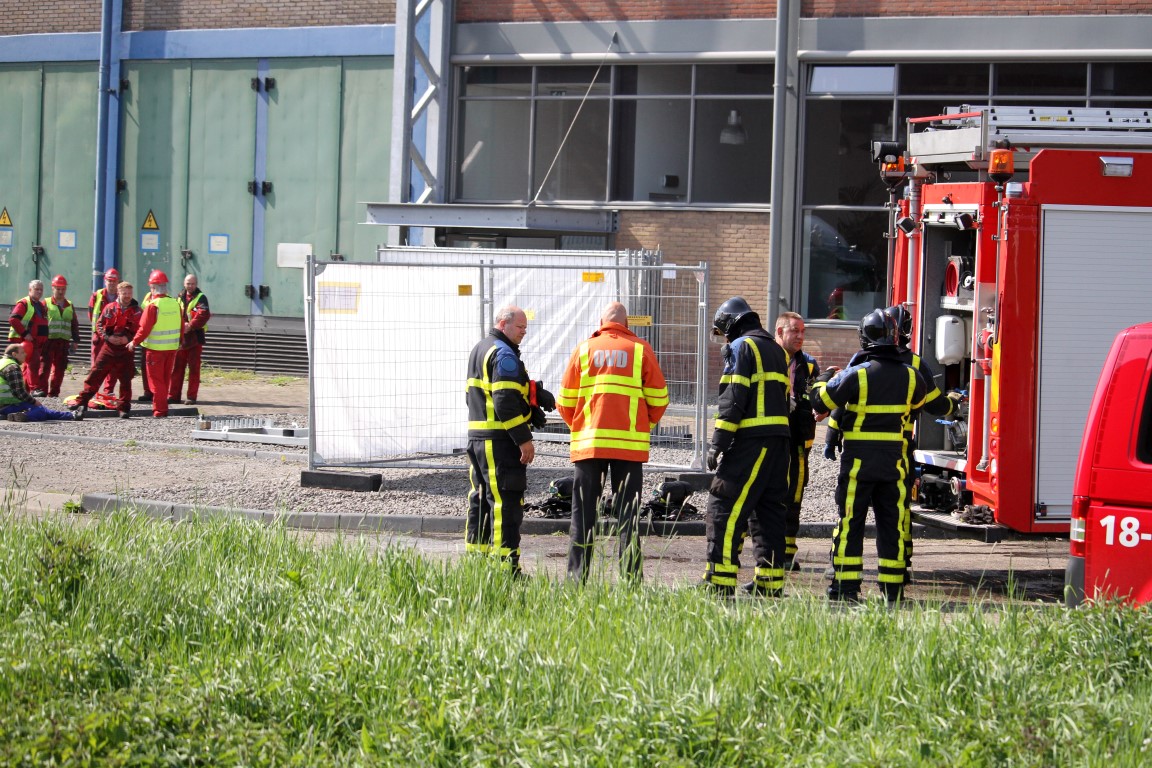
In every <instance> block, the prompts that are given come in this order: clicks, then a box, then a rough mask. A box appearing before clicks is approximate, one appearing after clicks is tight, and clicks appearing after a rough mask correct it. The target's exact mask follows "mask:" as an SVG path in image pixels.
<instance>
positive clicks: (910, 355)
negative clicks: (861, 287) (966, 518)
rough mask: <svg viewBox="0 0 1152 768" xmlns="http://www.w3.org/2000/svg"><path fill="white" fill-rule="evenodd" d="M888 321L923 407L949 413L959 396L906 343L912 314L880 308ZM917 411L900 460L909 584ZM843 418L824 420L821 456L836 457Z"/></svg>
mask: <svg viewBox="0 0 1152 768" xmlns="http://www.w3.org/2000/svg"><path fill="white" fill-rule="evenodd" d="M884 314H886V315H887V316H888V317H889V318H890V319H891V320H892V322H893V323H894V324H895V325H896V338H897V349H898V351H899V353H900V359H901V360H903V361H904V363H905V364H906V365H910V366H912V368H913V369H914V370H915V371H916V372H917V373H918V374H920V378H922V379H924V385H925V386H926V387H927V393H926V394H925V396H924V408H923V410H925V411H927V412H928V413H930V414H932V415H933V416H937V417H939V418H946V417H948V416H950V415H952V414H953V413H954V412H955V411H956V409H957V408H958V407H959V403H960V401H961V400H962V399H963V398H962V397H961V395H960V394H959V393H957V392H949V393H948V394H947V395H945V394H944V393H943V392H941V391H940V387H939V386H937V384H936V375H935V374H934V373H933V372H932V368H931V367H930V366H929V365H928V363H926V362H924V360H923V358H921V357H920V355H918V354H916V353H915V352H913V351H912V350H911V349H910V348H909V345H910V343H911V341H912V314H911V313H910V312H909V311H908V310H907V309H906V308H905V307H904V306H903V305H900V304H897V305H895V306H891V307H888V308H887V309H885V310H884ZM870 354H871V351H870V350H868V349H862V350H860V351H859V352H857V353H856V354H855V355H853V356H852V359H851V360H850V361H849V363H848V365H850V366H851V365H857V364H859V363H862V362H864V361H865V360H867V359H868V357H869V355H870ZM918 415H919V414H918V413H913V414H912V418H910V419H909V420H908V423H907V424H906V425H905V426H904V459H905V461H906V462H907V463H908V468H909V471H908V474H907V476H906V477H905V479H904V485H905V493H904V505H905V507H907V510H906V513H905V514H904V516H903V517H902V518H901V524H902V525H903V528H902V529H901V531H900V536H901V538H903V539H904V565H905V571H904V583H905V584H910V583H912V484H913V482H914V480H915V477H914V476H913V475H914V473H913V472H912V469H913V465H912V453H913V452H914V451H915V450H916V435H915V431H914V428H915V426H916V417H917V416H918ZM841 418H843V412H842V411H840V410H837V411H835V412H833V414H832V418H830V419H829V420H828V430H827V431H826V433H825V438H824V443H825V449H824V455H825V456H826V457H828V458H831V459H835V458H836V449H837V448H839V447H841V444H842V443H841V439H840V432H839V424H840V419H841Z"/></svg>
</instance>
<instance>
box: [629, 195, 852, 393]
mask: <svg viewBox="0 0 1152 768" xmlns="http://www.w3.org/2000/svg"><path fill="white" fill-rule="evenodd" d="M771 218H772V217H771V216H770V215H769V214H767V213H751V212H750V213H743V212H739V211H629V210H624V211H621V212H620V232H619V234H618V235H617V237H616V245H617V247H618V248H622V249H624V248H651V249H655V248H659V249H660V250H661V251H663V254H664V261H666V262H668V263H671V264H679V265H681V266H687V265H692V264H697V263H699V262H701V261H703V262H707V263H708V281H709V282H708V311H707V316H708V317H709V319H711V317H712V315H713V313H715V311H716V308H717V307H719V306H720V305H721V304H722V303H723V302H724V301H725V300H726V299H728V298H729V297H732V296H743V297H744V298H746V299H747V300H748V303H749V304H751V305H752V308H753V309H755V310H756V311H757V312H759V313H760V317H761V319H762V320H763V321H764V324H765V326H766V327H774V325H775V321H776V316H775V315H771V316H766V313H765V300H766V296H767V293H768V236H769V232H770V230H771ZM767 314H771V313H767ZM806 336H807V339H806V341H805V343H804V348H805V349H806V350H807V351H808V352H809V353H810V354H812V355H813V356H814V357H815V358H816V359H817V360H818V361H819V362H820V364H821V365H822V366H823V365H829V364H831V365H837V366H840V367H843V366H844V364H845V363H846V362H847V361H848V358H850V357H851V356H852V353H853V352H855V351H856V350H858V349H859V348H860V345H859V342H858V336H857V333H856V330H855V329H853V328H835V327H831V328H830V327H822V328H816V327H812V326H809V328H808V333H807V335H806ZM708 348H709V349H708V351H709V360H708V366H707V370H708V379H709V383H708V386H709V392H714V391H715V388H716V385H717V383H718V381H719V377H720V347H719V345H715V344H709V345H708Z"/></svg>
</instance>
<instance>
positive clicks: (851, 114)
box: [796, 62, 1152, 321]
mask: <svg viewBox="0 0 1152 768" xmlns="http://www.w3.org/2000/svg"><path fill="white" fill-rule="evenodd" d="M807 74H808V79H807V88H806V96H805V107H804V111H805V114H804V128H803V131H802V132H803V138H802V144H803V147H802V148H803V155H802V157H803V163H802V165H801V169H800V176H801V182H802V190H801V193H800V197H801V207H802V215H801V227H802V230H801V232H800V237H799V238H798V241H799V242H800V245H801V256H800V263H799V264H798V265H797V266H798V269H797V276H796V283H797V285H796V288H797V290H798V296H799V302H798V303H799V311H800V312H801V313H803V314H804V315H805V316H806V317H808V318H811V319H820V318H831V319H842V320H849V321H855V320H859V319H860V317H862V316H863V314H864V313H865V312H867V311H868V310H870V309H872V308H874V307H877V306H880V305H881V304H883V303H884V301H885V297H886V295H887V286H886V285H885V276H886V274H887V259H888V243H887V240H886V239H885V237H884V233H885V231H886V229H887V226H888V215H887V210H886V208H885V203H886V202H887V200H888V192H887V188H886V187H885V186H884V185H883V184H882V183H881V181H880V178H879V175H878V173H877V170H876V167H875V165H874V164H873V163H872V160H871V153H870V149H871V143H872V142H873V141H879V140H884V141H889V140H892V139H903V138H904V132H905V125H906V122H905V121H906V120H907V118H909V117H919V116H926V115H937V114H942V113H943V112H944V110H945V108H946V107H953V106H959V105H962V104H970V105H981V104H1037V105H1061V106H1070V107H1140V108H1148V107H1149V106H1152V62H1103V63H1096V62H1088V63H1085V62H1008V63H999V64H989V63H976V62H960V63H955V62H952V63H907V64H889V65H876V64H862V65H839V64H837V65H813V66H811V67H809V68H808V70H807ZM976 176H977V174H976V172H974V171H973V172H972V175H971V178H973V179H975V178H976ZM963 177H964V174H963V173H958V174H953V176H952V178H953V180H955V181H963V180H966V179H965V178H963Z"/></svg>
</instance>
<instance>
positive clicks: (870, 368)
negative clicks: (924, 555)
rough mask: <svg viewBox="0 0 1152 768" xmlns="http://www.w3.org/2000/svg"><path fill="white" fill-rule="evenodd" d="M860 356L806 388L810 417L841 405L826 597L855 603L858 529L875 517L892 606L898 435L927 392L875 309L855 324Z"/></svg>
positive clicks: (899, 566) (900, 568)
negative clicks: (836, 513)
mask: <svg viewBox="0 0 1152 768" xmlns="http://www.w3.org/2000/svg"><path fill="white" fill-rule="evenodd" d="M860 342H861V346H862V348H863V349H864V350H865V351H866V352H867V353H868V355H867V359H865V360H863V361H862V362H859V363H858V364H856V365H851V366H849V367H848V368H845V369H844V370H843V371H840V372H838V373H835V375H834V376H833V373H834V372H833V371H826V372H824V373H823V374H821V375H820V376H819V377H818V378H817V380H816V383H815V384H814V385H813V387H812V406H813V408H814V409H815V410H816V412H817V413H827V412H828V411H831V410H833V409H835V408H842V409H844V410H843V413H844V415H843V418H842V420H841V422H840V429H841V431H842V434H843V440H844V451H843V455H842V456H841V459H840V477H839V479H838V480H837V483H836V504H837V506H838V507H839V508H840V521H839V522H838V523H837V524H836V528H835V530H834V531H833V534H832V569H833V572H832V584H831V586H829V587H828V596H829V598H831V599H833V600H846V601H852V602H854V601H856V600H858V599H859V596H860V585H861V583H862V582H863V580H864V578H863V577H864V574H863V571H864V524H865V521H866V518H867V516H868V507H869V506H871V507H872V509H873V511H874V513H875V515H876V550H877V554H878V555H879V576H878V581H879V582H880V589H881V591H882V592H883V593H884V596H885V598H887V600H888V601H889V602H890V603H891V602H896V601H898V600H900V599H901V598H902V597H903V594H904V572H905V567H906V566H905V563H906V560H905V549H904V540H903V537H902V536H901V531H902V530H903V525H904V523H903V519H902V518H903V517H904V516H905V515H906V514H907V509H908V507H907V505H906V504H905V502H904V497H905V495H906V493H907V486H906V485H905V478H906V477H907V474H908V461H907V457H906V454H905V452H904V430H905V427H906V426H907V424H908V421H909V420H910V419H911V417H912V413H913V411H915V410H916V409H918V408H921V407H923V405H924V396H925V392H926V391H927V387H926V385H925V383H924V379H922V378H921V376H920V374H918V373H917V372H916V371H915V370H913V368H912V367H911V366H909V365H907V364H906V363H905V362H904V361H903V359H902V355H901V353H900V349H899V347H898V345H897V342H898V338H897V328H896V324H895V322H893V320H892V318H890V317H889V316H888V315H886V314H885V313H884V311H883V310H880V309H877V310H874V311H872V312H870V313H869V314H867V315H866V316H865V317H864V319H863V320H862V321H861V323H860Z"/></svg>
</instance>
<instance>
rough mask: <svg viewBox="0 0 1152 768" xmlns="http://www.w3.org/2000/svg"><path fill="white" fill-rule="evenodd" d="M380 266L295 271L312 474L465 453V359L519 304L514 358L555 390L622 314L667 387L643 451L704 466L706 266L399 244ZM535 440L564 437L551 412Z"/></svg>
mask: <svg viewBox="0 0 1152 768" xmlns="http://www.w3.org/2000/svg"><path fill="white" fill-rule="evenodd" d="M379 258H380V263H372V264H370V263H348V262H328V261H316V260H312V261H309V263H308V268H307V270H306V271H305V291H306V296H305V301H306V317H307V325H308V352H309V354H308V359H309V369H310V375H309V382H310V391H309V416H310V421H309V426H310V430H309V433H308V435H309V442H308V448H309V467H310V468H312V469H316V468H318V467H383V466H396V465H408V464H412V463H416V464H421V465H428V464H429V463H430V461H435V460H437V459H441V460H442V458H443V457H445V456H449V455H451V454H454V453H459V452H461V451H463V450H464V448H465V447H466V446H467V435H468V414H467V407H466V405H465V400H464V390H465V379H466V377H467V363H468V356H469V353H470V352H471V350H472V348H473V347H474V346H475V344H476V343H477V341H479V340H480V339H481V338H483V337H484V335H485V334H486V333H487V332H488V330H489V329H490V328H491V327H492V324H493V318H494V315H495V312H496V311H497V310H498V309H499V308H500V307H502V306H505V305H508V304H515V305H517V306H519V307H521V308H523V309H524V310H525V313H526V314H527V316H528V334H527V336H526V338H525V339H524V341H523V342H522V343H521V345H520V350H521V356H522V358H523V360H524V363H525V365H526V367H527V368H528V372H529V375H530V376H532V378H534V379H538V380H541V381H543V382H544V385H545V387H546V388H547V389H549V390H551V391H553V392H558V391H559V387H560V379H561V376H562V375H563V371H564V368H565V367H566V365H567V363H568V360H569V357H570V356H571V354H572V352H573V350H574V349H575V348H576V347H577V345H578V344H579V343H580V342H581V341H582V340H584V339H586V338H588V337H589V336H590V335H591V334H592V332H593V331H595V330H596V328H597V327H598V325H599V318H600V315H601V312H602V311H603V309H604V307H605V306H606V305H607V304H608V303H609V302H611V301H621V302H623V303H624V304H625V305H626V306H627V307H628V312H629V324H630V326H631V327H632V329H633V330H634V331H635V332H636V334H637V335H638V336H640V337H641V338H643V339H645V340H646V341H648V342H649V343H651V344H652V346H653V348H654V349H655V351H656V354H657V358H658V360H659V362H660V366H661V369H662V370H663V371H664V374H665V378H666V379H667V380H668V390H669V397H670V406H669V408H668V412H667V414H666V416H665V417H664V419H663V420H662V421H661V425H660V428H659V429H658V430H657V431H656V432H655V433H654V435H653V444H654V446H673V447H676V448H679V449H681V450H677V451H671V452H669V455H670V456H671V458H670V459H669V460H667V461H664V462H661V463H662V464H663V465H664V466H683V467H699V466H701V465H702V461H703V451H704V447H703V441H704V436H705V429H706V427H707V414H706V412H705V408H706V402H707V395H706V393H704V392H703V391H702V387H703V382H704V380H705V376H704V364H705V349H704V347H705V345H706V344H707V336H706V334H705V329H706V323H705V322H704V313H705V297H706V296H707V290H708V268H707V265H706V264H697V265H693V266H684V265H674V264H662V263H660V261H661V259H660V255H659V253H656V252H651V251H620V252H614V251H505V250H501V251H496V250H470V249H456V248H406V247H403V248H389V249H381V251H380V253H379ZM537 438H538V439H541V440H545V441H548V440H551V441H565V440H567V431H566V428H565V427H564V425H563V423H562V422H561V421H560V420H559V418H558V416H557V415H556V414H552V415H551V417H550V422H549V425H548V427H546V428H545V429H544V430H543V431H542V432H539V433H537ZM540 450H543V449H538V452H540ZM564 453H565V455H566V453H567V448H566V446H565V447H564ZM457 465H458V464H456V463H453V466H457Z"/></svg>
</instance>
